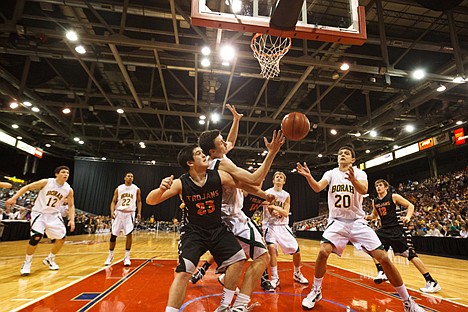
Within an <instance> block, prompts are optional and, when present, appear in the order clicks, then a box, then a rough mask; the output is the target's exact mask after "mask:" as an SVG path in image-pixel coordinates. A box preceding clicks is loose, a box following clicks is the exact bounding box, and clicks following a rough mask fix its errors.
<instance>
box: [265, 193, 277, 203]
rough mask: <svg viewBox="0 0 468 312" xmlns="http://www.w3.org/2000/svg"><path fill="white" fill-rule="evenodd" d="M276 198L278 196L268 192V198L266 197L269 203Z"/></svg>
mask: <svg viewBox="0 0 468 312" xmlns="http://www.w3.org/2000/svg"><path fill="white" fill-rule="evenodd" d="M275 200H276V196H275V195H273V194H267V198H266V199H265V201H266V202H268V203H273V202H274V201H275Z"/></svg>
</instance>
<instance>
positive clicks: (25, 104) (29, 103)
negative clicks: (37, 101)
mask: <svg viewBox="0 0 468 312" xmlns="http://www.w3.org/2000/svg"><path fill="white" fill-rule="evenodd" d="M23 105H24V106H27V107H31V106H32V103H31V102H28V101H26V102H23Z"/></svg>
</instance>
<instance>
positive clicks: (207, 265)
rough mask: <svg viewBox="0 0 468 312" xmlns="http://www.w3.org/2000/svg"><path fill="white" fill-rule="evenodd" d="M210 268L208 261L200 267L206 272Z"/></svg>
mask: <svg viewBox="0 0 468 312" xmlns="http://www.w3.org/2000/svg"><path fill="white" fill-rule="evenodd" d="M210 266H211V263H209V262H208V261H205V263H203V265H202V268H204V269H205V271H206V270H208V268H209V267H210Z"/></svg>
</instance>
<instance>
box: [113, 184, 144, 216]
mask: <svg viewBox="0 0 468 312" xmlns="http://www.w3.org/2000/svg"><path fill="white" fill-rule="evenodd" d="M138 190H139V188H138V186H136V185H135V184H132V185H129V186H127V185H125V184H121V185H119V186H118V187H117V198H118V200H117V205H115V210H118V211H122V212H133V211H136V208H137V205H136V200H137V191H138Z"/></svg>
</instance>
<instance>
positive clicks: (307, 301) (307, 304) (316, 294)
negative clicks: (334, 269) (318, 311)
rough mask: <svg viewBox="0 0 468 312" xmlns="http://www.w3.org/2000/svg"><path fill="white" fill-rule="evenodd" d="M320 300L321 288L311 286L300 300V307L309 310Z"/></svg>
mask: <svg viewBox="0 0 468 312" xmlns="http://www.w3.org/2000/svg"><path fill="white" fill-rule="evenodd" d="M320 300H322V290H321V289H315V288H312V291H311V292H310V293H309V294H308V295H307V297H305V298H304V299H303V300H302V307H303V308H304V309H305V310H311V309H313V308H314V307H315V304H316V303H317V302H319V301H320Z"/></svg>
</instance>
